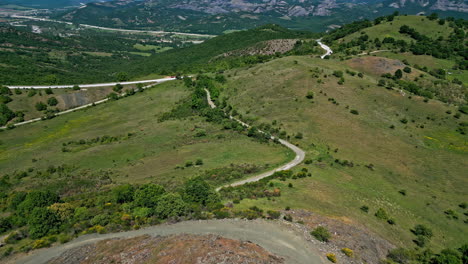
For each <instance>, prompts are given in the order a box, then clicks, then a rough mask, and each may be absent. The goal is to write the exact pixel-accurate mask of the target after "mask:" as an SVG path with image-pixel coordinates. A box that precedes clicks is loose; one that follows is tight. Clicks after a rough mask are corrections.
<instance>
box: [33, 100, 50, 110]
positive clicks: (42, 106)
mask: <svg viewBox="0 0 468 264" xmlns="http://www.w3.org/2000/svg"><path fill="white" fill-rule="evenodd" d="M35 107H36V110H37V111H44V110H46V109H47V105H46V104H44V103H43V102H38V103H36V105H35Z"/></svg>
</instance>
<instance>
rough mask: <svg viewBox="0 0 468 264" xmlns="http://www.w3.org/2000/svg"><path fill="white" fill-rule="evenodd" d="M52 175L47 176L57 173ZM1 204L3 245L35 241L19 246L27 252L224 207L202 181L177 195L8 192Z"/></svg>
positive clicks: (138, 189) (121, 189) (136, 188)
mask: <svg viewBox="0 0 468 264" xmlns="http://www.w3.org/2000/svg"><path fill="white" fill-rule="evenodd" d="M56 170H57V169H55V168H54V171H51V172H52V173H58V172H57V171H56ZM1 201H2V204H1V205H2V206H1V208H3V209H4V210H6V211H7V212H9V213H8V214H6V215H9V216H7V217H0V234H4V233H7V234H8V237H7V239H6V242H7V243H8V244H16V243H17V241H18V240H22V239H25V238H30V239H32V240H35V241H34V242H31V243H29V244H28V245H26V246H24V248H23V249H22V250H26V251H27V250H29V249H31V248H34V243H39V242H37V240H38V239H42V240H45V241H49V240H54V239H56V238H53V237H56V236H57V235H59V234H62V235H67V236H75V235H78V234H80V233H82V232H106V231H107V230H109V231H115V230H122V229H128V228H132V227H133V228H137V227H138V226H139V225H143V224H153V223H157V222H159V221H163V220H165V219H181V218H187V219H199V218H206V217H207V216H206V213H207V212H209V211H213V210H217V209H219V208H222V207H223V206H222V205H221V204H220V196H219V195H218V193H217V192H216V191H215V190H214V188H213V187H212V186H211V185H210V184H208V183H207V182H206V181H205V180H204V179H203V178H201V177H194V178H191V179H189V180H187V181H186V182H185V184H184V185H183V186H182V187H181V188H180V190H178V191H172V192H170V191H167V190H165V188H164V187H162V186H160V185H157V184H152V183H148V184H143V185H131V184H125V185H120V186H117V187H114V188H112V189H111V190H108V191H100V192H98V193H95V194H94V195H93V196H91V197H88V198H84V197H80V196H74V197H60V196H59V195H57V193H56V192H54V191H51V190H37V191H30V192H24V191H18V192H11V193H9V194H7V195H6V196H5V197H2V200H1ZM13 230H14V231H13ZM12 231H13V232H12ZM39 244H42V243H39ZM43 244H44V245H48V244H50V243H43Z"/></svg>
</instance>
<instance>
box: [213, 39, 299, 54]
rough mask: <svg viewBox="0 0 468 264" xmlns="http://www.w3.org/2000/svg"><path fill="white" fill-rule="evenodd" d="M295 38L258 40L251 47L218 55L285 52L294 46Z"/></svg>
mask: <svg viewBox="0 0 468 264" xmlns="http://www.w3.org/2000/svg"><path fill="white" fill-rule="evenodd" d="M296 42H297V39H274V40H268V41H263V42H260V43H258V44H256V45H254V46H252V47H249V48H246V49H241V50H234V51H230V52H226V53H224V54H221V55H220V56H218V57H230V56H253V55H274V54H276V53H281V54H283V53H286V52H288V51H290V50H292V49H293V48H294V45H295V44H296Z"/></svg>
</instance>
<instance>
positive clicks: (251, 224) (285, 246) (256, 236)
mask: <svg viewBox="0 0 468 264" xmlns="http://www.w3.org/2000/svg"><path fill="white" fill-rule="evenodd" d="M173 234H198V235H205V234H215V235H219V236H222V237H226V238H230V239H238V240H243V241H251V242H253V243H255V244H258V245H259V246H261V247H263V248H264V249H266V250H267V251H269V252H271V253H273V254H275V255H278V256H281V257H284V259H285V263H291V264H322V263H326V262H325V260H324V259H322V258H321V257H320V256H319V253H318V251H317V249H316V248H314V247H313V245H312V243H310V242H308V241H307V240H306V239H305V237H304V234H302V233H301V232H300V231H297V230H294V229H292V228H289V227H287V226H285V225H284V224H281V223H279V222H277V221H267V220H253V221H247V220H239V219H229V220H204V221H187V222H180V223H177V224H171V225H159V226H152V227H148V228H144V229H140V230H135V231H129V232H122V233H112V234H104V235H98V234H93V235H85V236H81V237H79V238H77V239H75V240H73V241H71V242H69V243H66V244H64V245H62V246H58V247H53V248H47V249H42V250H39V251H35V252H33V254H32V255H30V256H27V257H24V258H22V259H19V260H16V263H24V264H40V263H47V262H48V261H49V260H51V259H52V258H54V257H57V256H60V255H61V254H62V253H63V252H65V251H67V250H68V249H72V248H77V247H80V246H83V245H88V244H91V243H94V242H97V241H100V240H104V239H109V238H131V237H137V236H142V235H150V236H168V235H173Z"/></svg>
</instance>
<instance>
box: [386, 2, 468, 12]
mask: <svg viewBox="0 0 468 264" xmlns="http://www.w3.org/2000/svg"><path fill="white" fill-rule="evenodd" d="M409 5H413V6H418V7H421V8H429V9H430V10H440V11H455V12H465V13H466V12H468V3H467V1H465V0H399V1H395V2H391V3H389V4H388V6H389V7H393V8H404V7H407V6H409Z"/></svg>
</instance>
